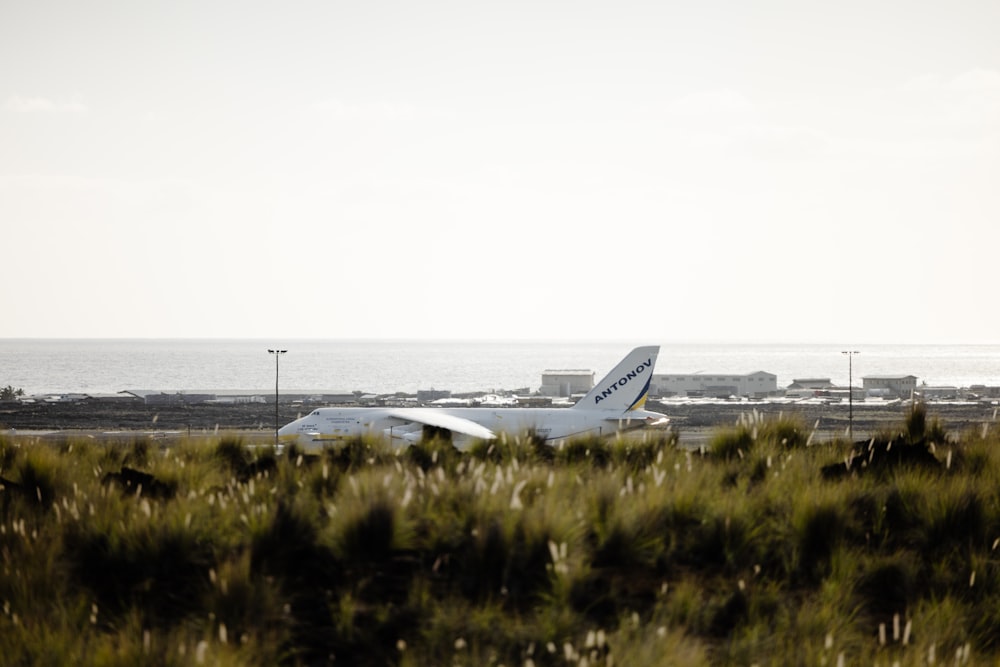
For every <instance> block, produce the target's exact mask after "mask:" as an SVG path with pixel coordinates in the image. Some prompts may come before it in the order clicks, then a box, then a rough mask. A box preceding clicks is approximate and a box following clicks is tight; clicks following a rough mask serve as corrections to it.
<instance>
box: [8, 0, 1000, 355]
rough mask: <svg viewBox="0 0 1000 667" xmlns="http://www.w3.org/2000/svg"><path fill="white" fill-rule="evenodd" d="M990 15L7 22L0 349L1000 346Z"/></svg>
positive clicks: (228, 15) (854, 8) (481, 12)
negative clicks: (309, 341)
mask: <svg viewBox="0 0 1000 667" xmlns="http://www.w3.org/2000/svg"><path fill="white" fill-rule="evenodd" d="M998 35H1000V2H997V1H996V0H981V1H971V2H962V1H958V2H950V3H944V2H939V1H936V0H935V1H933V2H921V1H913V0H905V1H904V0H898V1H883V2H871V1H870V0H865V1H863V2H861V1H854V0H841V1H838V2H808V1H803V0H771V1H767V0H765V1H763V2H744V1H742V0H709V1H704V2H696V3H681V2H637V1H632V0H627V1H624V2H622V1H616V2H581V1H574V2H502V3H500V2H496V3H481V2H468V1H456V2H446V1H441V0H425V1H423V2H382V1H378V0H376V1H365V2H338V1H331V0H325V1H317V2H293V3H250V2H244V1H240V2H236V1H235V0H232V1H230V0H225V1H216V2H180V1H176V0H172V1H169V2H155V1H150V2H135V1H133V0H123V1H121V2H99V1H98V2H75V1H65V2H50V1H45V0H40V1H32V2H7V3H3V4H2V5H0V232H2V235H0V258H2V259H0V262H2V264H0V266H3V269H4V272H3V273H4V275H3V282H2V287H0V337H34V336H45V337H174V336H184V337H215V336H226V337H232V336H239V337H242V336H247V337H268V338H275V339H281V338H292V337H321V338H340V337H346V338H368V337H389V338H462V339H469V338H471V339H476V338H488V339H505V338H527V339H586V340H600V339H613V340H619V339H629V340H647V341H649V342H654V343H655V342H672V341H736V342H739V341H747V342H770V341H773V342H845V343H853V342H888V343H896V342H899V343H905V342H992V343H1000V307H997V301H998V298H997V295H996V291H997V285H998V281H997V271H996V266H997V263H998V257H1000V38H998V37H997V36H998Z"/></svg>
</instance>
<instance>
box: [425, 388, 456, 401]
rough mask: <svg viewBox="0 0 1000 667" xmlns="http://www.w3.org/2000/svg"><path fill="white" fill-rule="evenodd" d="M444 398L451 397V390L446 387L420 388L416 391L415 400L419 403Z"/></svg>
mask: <svg viewBox="0 0 1000 667" xmlns="http://www.w3.org/2000/svg"><path fill="white" fill-rule="evenodd" d="M445 398H451V392H450V391H448V390H447V389H420V390H418V391H417V400H418V401H419V402H421V403H431V402H433V401H440V400H442V399H445Z"/></svg>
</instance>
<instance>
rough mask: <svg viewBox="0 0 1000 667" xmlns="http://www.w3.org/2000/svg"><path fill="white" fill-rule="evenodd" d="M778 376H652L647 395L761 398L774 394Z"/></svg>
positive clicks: (764, 373)
mask: <svg viewBox="0 0 1000 667" xmlns="http://www.w3.org/2000/svg"><path fill="white" fill-rule="evenodd" d="M777 391H778V376H777V375H775V374H773V373H767V372H765V371H757V372H756V373H748V374H746V375H731V374H723V373H683V374H678V375H673V374H662V373H654V374H653V380H652V383H651V385H650V393H652V394H653V395H655V396H708V397H717V398H727V397H729V396H751V397H763V396H769V395H772V394H775V393H777Z"/></svg>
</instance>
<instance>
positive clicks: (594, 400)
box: [572, 345, 660, 412]
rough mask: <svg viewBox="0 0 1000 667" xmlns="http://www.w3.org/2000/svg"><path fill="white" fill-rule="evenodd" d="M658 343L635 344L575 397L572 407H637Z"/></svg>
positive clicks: (643, 401)
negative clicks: (594, 383) (585, 393)
mask: <svg viewBox="0 0 1000 667" xmlns="http://www.w3.org/2000/svg"><path fill="white" fill-rule="evenodd" d="M659 352H660V347H659V346H658V345H650V346H647V347H637V348H635V349H634V350H632V351H631V352H629V353H628V354H627V355H626V356H625V358H624V359H622V360H621V361H620V362H619V363H618V365H617V366H615V367H614V368H613V369H612V370H611V372H610V373H608V374H607V375H606V376H604V378H603V379H602V380H601V381H600V382H598V383H597V384H596V385H594V388H593V389H591V390H590V391H589V392H588V393H587V395H586V396H584V397H583V398H581V399H580V400H579V401H577V403H576V405H574V406H573V408H572V409H574V410H617V411H619V412H627V411H629V410H641V409H642V408H643V406H645V404H646V396H647V395H648V394H649V383H650V381H651V380H652V379H653V368H654V367H655V366H656V355H657V354H659Z"/></svg>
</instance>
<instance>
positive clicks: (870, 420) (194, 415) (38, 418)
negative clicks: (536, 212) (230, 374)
mask: <svg viewBox="0 0 1000 667" xmlns="http://www.w3.org/2000/svg"><path fill="white" fill-rule="evenodd" d="M646 407H647V408H648V409H650V410H656V411H658V412H663V413H664V414H666V415H668V416H669V417H670V418H671V426H672V427H673V428H674V429H676V430H677V431H678V433H679V434H680V438H681V442H682V443H686V444H693V445H697V444H701V443H704V442H705V441H707V440H708V439H709V438H710V437H711V434H712V433H713V432H714V431H715V430H717V429H718V428H720V427H724V426H732V425H734V424H736V423H737V422H738V421H739V419H740V418H741V416H744V415H752V414H753V413H757V414H758V415H764V416H767V417H777V416H779V415H781V416H794V417H797V418H799V419H801V420H802V421H803V423H804V424H805V425H806V426H807V427H808V428H810V429H815V431H816V435H815V436H814V437H815V439H818V440H820V441H822V440H824V439H831V438H833V437H841V436H845V435H846V433H847V429H848V422H849V421H851V423H852V424H853V432H854V437H855V439H856V440H857V439H865V438H867V437H869V436H870V435H871V434H873V433H877V432H879V431H881V430H884V429H887V428H892V427H895V426H897V425H901V424H902V423H903V420H904V419H905V418H906V414H907V412H908V411H909V409H910V406H909V404H899V403H897V404H893V405H881V404H871V403H865V402H860V401H859V402H856V403H855V404H854V408H853V420H851V419H850V413H851V411H850V409H849V406H848V405H847V404H846V403H840V404H829V405H803V404H798V405H788V404H774V403H765V402H750V403H748V402H733V403H714V404H703V403H692V404H687V405H677V404H669V403H668V404H662V403H657V402H655V401H649V402H648V403H647V406H646ZM308 409H311V408H304V407H303V406H301V405H292V404H288V405H280V406H279V409H278V419H277V422H278V424H279V425H283V424H286V423H288V422H290V421H292V420H294V419H296V418H298V417H299V416H301V415H302V414H303V412H304V411H305V410H308ZM511 409H516V408H511ZM927 413H928V417H929V418H930V419H934V418H937V419H940V420H941V421H942V422H943V424H944V427H945V429H946V430H947V431H948V432H950V433H953V434H955V435H958V434H960V433H962V432H964V431H967V430H970V429H981V428H982V427H983V424H993V423H995V422H996V420H997V406H996V405H992V404H988V403H933V404H930V405H928V406H927ZM274 426H275V413H274V405H273V404H271V405H268V404H261V403H257V404H241V405H233V404H197V405H177V406H147V405H144V404H141V403H134V404H112V403H100V402H78V403H36V404H31V403H0V433H2V432H4V431H7V432H10V431H11V429H13V430H14V432H15V433H24V432H29V433H49V434H50V435H56V436H58V435H69V434H71V433H73V432H86V433H94V432H98V433H107V432H121V433H123V434H128V433H147V434H153V435H156V434H167V433H171V434H176V435H185V434H191V435H194V434H202V433H216V432H239V433H241V434H243V435H245V436H253V435H254V434H259V435H260V437H261V439H265V438H273V434H274Z"/></svg>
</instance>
